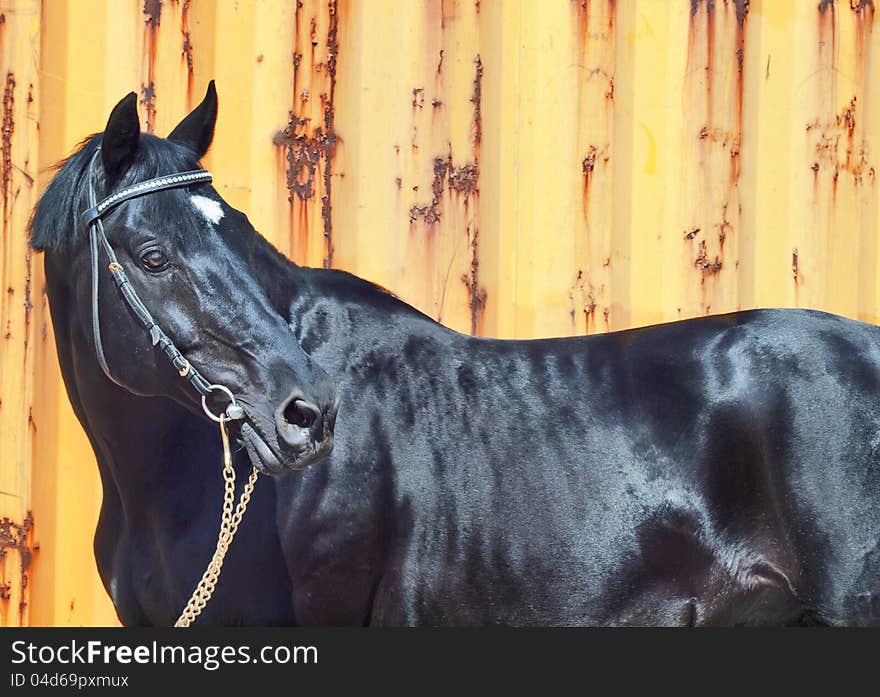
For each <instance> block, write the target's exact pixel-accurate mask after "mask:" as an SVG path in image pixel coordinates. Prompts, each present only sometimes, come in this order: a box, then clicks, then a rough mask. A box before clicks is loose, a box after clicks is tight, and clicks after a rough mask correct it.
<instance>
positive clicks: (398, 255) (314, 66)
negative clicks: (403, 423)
mask: <svg viewBox="0 0 880 697" xmlns="http://www.w3.org/2000/svg"><path fill="white" fill-rule="evenodd" d="M0 14H2V17H0V79H3V80H5V86H6V87H5V91H4V102H3V121H2V135H3V141H2V144H3V148H2V182H3V206H4V208H3V216H4V217H3V249H2V254H3V265H2V274H3V279H2V281H3V285H2V289H3V295H2V303H0V312H2V317H0V323H2V324H0V329H2V331H3V333H4V336H7V335H8V338H4V339H3V340H2V350H3V354H2V358H0V370H2V373H0V399H2V403H0V434H2V440H0V442H2V443H3V449H2V451H0V554H2V553H3V552H5V556H0V622H2V623H18V622H31V623H34V624H93V623H98V624H103V623H109V622H113V621H115V616H114V613H113V610H112V606H111V605H110V604H109V602H108V600H107V598H106V594H105V593H104V591H103V588H102V587H101V586H100V583H99V582H98V581H97V577H96V573H95V568H94V560H93V556H92V551H91V536H92V531H93V529H94V523H95V518H96V515H97V511H98V507H99V505H100V500H101V489H100V483H99V480H98V477H97V472H96V468H95V465H94V462H93V459H92V455H91V452H90V449H89V447H88V444H87V442H86V440H85V438H84V436H83V434H82V432H81V430H80V429H79V426H78V424H77V423H76V421H75V419H74V418H73V415H72V413H71V411H70V408H69V406H68V404H67V401H66V397H65V394H64V388H63V385H62V384H61V382H60V377H59V373H58V367H57V361H56V359H55V349H54V346H53V342H52V332H51V325H50V324H49V318H48V312H47V309H46V302H45V298H44V297H43V295H42V294H41V288H42V277H41V273H42V269H41V263H40V262H39V260H38V259H32V258H31V257H30V256H29V254H28V251H27V247H26V244H25V240H24V232H23V230H24V223H25V220H26V217H27V212H28V210H29V208H30V207H31V206H32V204H33V202H34V200H35V197H36V195H37V193H38V190H39V189H40V188H41V187H42V186H44V185H45V183H46V181H47V179H48V177H49V175H50V172H49V170H48V168H49V166H50V165H51V164H52V163H53V162H55V161H57V160H58V159H60V158H61V157H63V156H64V155H66V154H67V153H69V152H70V151H71V149H72V148H73V147H74V146H75V144H76V143H77V142H79V141H80V140H81V139H82V138H83V137H84V136H86V135H87V134H89V133H92V132H95V131H98V130H100V129H101V128H103V125H104V120H105V119H106V116H107V114H108V113H109V111H110V109H111V108H112V106H113V105H114V104H115V103H116V101H117V100H118V99H119V98H120V97H121V96H122V95H124V94H125V93H126V92H128V91H130V90H135V91H136V92H138V94H139V97H140V106H141V118H142V122H143V123H144V124H145V127H146V128H147V129H148V130H150V131H152V132H155V133H156V134H158V135H164V134H167V133H168V132H169V131H170V129H171V128H172V127H173V126H174V125H175V124H176V122H177V121H178V120H179V119H180V118H181V116H182V115H183V114H184V113H185V112H186V111H187V110H188V109H189V108H191V107H192V106H193V105H194V104H195V103H196V102H197V101H198V100H199V99H200V98H201V95H202V94H203V92H204V89H205V86H206V84H207V81H208V80H209V79H211V78H215V79H216V80H217V85H218V89H219V94H220V105H221V106H220V120H219V123H218V127H217V133H216V138H215V141H214V146H213V148H212V151H211V152H210V153H209V154H208V158H207V166H208V167H209V168H211V169H212V170H213V171H214V173H215V175H216V185H217V187H218V190H219V191H220V192H221V193H222V194H223V195H224V196H225V197H226V198H227V200H229V201H230V203H232V204H233V205H235V206H237V207H239V208H241V209H242V210H244V211H245V212H246V213H247V214H248V215H249V217H250V218H251V220H252V221H253V222H254V223H255V225H256V227H257V229H258V230H260V231H261V232H263V234H265V235H266V236H267V237H268V238H269V239H270V240H272V242H273V243H274V244H275V245H276V246H277V247H278V248H279V249H280V250H281V251H282V252H284V253H285V254H287V255H288V256H289V257H290V258H292V259H294V260H295V261H297V262H298V263H304V264H308V265H312V266H326V267H330V266H332V267H335V268H344V269H347V270H350V271H353V272H355V273H357V274H359V275H362V276H364V277H366V278H369V279H371V280H373V281H375V282H377V283H380V284H381V285H383V286H385V287H387V288H389V289H391V290H393V291H394V292H395V293H397V294H398V295H400V296H401V297H403V298H404V299H406V300H408V301H409V302H411V303H413V304H414V305H416V306H417V307H418V308H419V309H421V310H422V311H424V312H426V313H427V314H429V315H431V316H433V317H435V318H437V319H438V320H440V321H442V322H444V323H445V324H447V325H449V326H451V327H454V328H455V329H457V330H460V331H464V332H471V333H477V334H482V335H487V336H497V337H537V336H555V335H572V334H582V333H592V332H601V331H608V330H615V329H621V328H625V327H629V326H635V325H642V324H648V323H652V322H660V321H668V320H674V319H678V318H684V317H691V316H695V315H700V314H706V313H718V312H727V311H731V310H736V309H740V308H750V307H757V306H803V307H815V308H820V309H825V310H829V311H832V312H838V313H841V314H844V315H848V316H851V317H856V318H859V319H862V320H865V321H869V322H876V321H877V318H878V303H880V272H878V271H880V270H878V254H880V246H878V224H880V206H878V192H877V183H876V181H875V179H876V175H875V167H876V162H875V159H876V155H875V151H876V147H877V146H876V143H877V141H878V137H880V81H878V80H877V79H876V78H877V71H878V60H880V46H878V40H880V39H878V37H877V36H876V32H874V30H873V23H874V21H875V18H874V15H875V8H874V3H873V2H870V1H869V0H838V1H837V2H832V1H831V0H821V1H820V0H805V1H804V2H792V3H789V2H776V1H775V0H751V1H748V0H671V1H670V0H629V1H627V2H615V1H614V0H547V1H544V0H482V1H481V0H370V1H369V2H367V1H366V0H299V1H298V2H288V1H286V0H238V1H237V2H220V1H215V0H119V1H117V2H108V1H106V0H77V1H76V2H74V1H73V0H43V2H42V3H41V2H38V1H37V0H0ZM4 18H5V19H4ZM37 473H38V474H37ZM37 545H38V546H39V554H34V553H33V550H34V549H35V546H37ZM22 561H24V563H25V574H21V573H19V571H20V569H21V568H22V563H21V562H22ZM25 579H27V588H26V589H25V591H24V592H23V590H22V588H23V586H24V584H25ZM22 600H24V602H25V603H27V604H26V605H25V606H24V608H25V609H24V611H21V610H20V609H19V608H20V607H21V605H20V603H21V602H22Z"/></svg>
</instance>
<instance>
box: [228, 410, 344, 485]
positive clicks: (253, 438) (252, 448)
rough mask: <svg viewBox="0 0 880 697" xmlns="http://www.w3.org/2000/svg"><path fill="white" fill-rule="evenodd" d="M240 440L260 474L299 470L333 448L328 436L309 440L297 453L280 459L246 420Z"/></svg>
mask: <svg viewBox="0 0 880 697" xmlns="http://www.w3.org/2000/svg"><path fill="white" fill-rule="evenodd" d="M241 440H242V441H243V442H244V447H245V449H246V450H247V453H248V456H249V457H250V459H251V463H253V465H254V467H256V468H257V471H258V472H260V473H261V474H272V475H278V474H282V473H284V472H290V471H294V472H299V471H300V470H304V469H305V468H306V467H308V466H309V465H310V464H312V463H313V462H317V461H318V460H321V459H323V458H324V457H326V456H327V455H329V454H330V451H331V450H333V438H332V437H330V438H328V439H325V440H324V441H322V442H321V443H314V442H311V443H309V444H307V445H306V447H305V448H304V449H303V450H302V451H301V452H299V453H298V454H297V455H295V456H293V457H284V458H283V459H282V458H281V457H279V456H278V455H276V454H275V452H274V451H273V450H272V448H270V447H269V445H268V444H267V443H266V441H265V439H264V438H263V437H262V436H261V435H260V434H259V432H258V431H257V430H256V429H255V428H254V427H253V426H251V424H249V423H247V422H244V423H243V424H242V425H241Z"/></svg>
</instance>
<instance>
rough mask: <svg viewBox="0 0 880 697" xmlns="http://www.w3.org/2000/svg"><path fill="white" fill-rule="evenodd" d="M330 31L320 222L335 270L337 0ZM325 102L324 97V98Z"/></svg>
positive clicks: (326, 260)
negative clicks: (334, 188)
mask: <svg viewBox="0 0 880 697" xmlns="http://www.w3.org/2000/svg"><path fill="white" fill-rule="evenodd" d="M327 7H328V10H329V12H330V27H329V29H328V30H327V74H328V75H329V76H330V94H329V97H328V98H327V100H326V103H324V105H323V106H324V134H325V135H324V196H323V197H322V198H321V219H322V220H323V221H324V268H325V269H329V268H330V267H331V266H333V217H332V215H333V206H332V201H331V194H332V186H333V181H332V175H333V172H332V170H333V157H334V155H335V154H336V131H335V130H334V119H335V108H336V107H335V104H336V102H335V99H336V61H337V58H338V56H339V13H338V11H337V10H338V7H337V4H336V0H330V1H329V3H328V5H327ZM322 100H323V95H322Z"/></svg>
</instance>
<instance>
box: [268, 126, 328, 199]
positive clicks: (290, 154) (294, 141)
mask: <svg viewBox="0 0 880 697" xmlns="http://www.w3.org/2000/svg"><path fill="white" fill-rule="evenodd" d="M308 126H309V119H307V118H301V117H299V116H297V115H296V113H295V112H293V111H291V112H289V121H288V123H287V126H285V127H284V129H283V130H281V131H278V132H277V133H276V134H275V136H274V137H273V139H272V142H273V144H274V145H276V146H281V147H283V148H284V150H285V153H286V159H287V172H286V180H287V188H288V190H289V192H290V195H289V198H288V200H289V201H291V202H293V197H294V196H296V197H297V198H298V199H299V200H300V201H307V200H309V199H310V198H313V197H314V195H315V178H316V176H317V172H318V166H319V164H320V163H321V160H322V158H324V157H326V148H327V138H326V135H325V133H324V129H323V128H322V127H321V126H318V128H316V129H315V130H314V132H313V133H311V134H309V132H308Z"/></svg>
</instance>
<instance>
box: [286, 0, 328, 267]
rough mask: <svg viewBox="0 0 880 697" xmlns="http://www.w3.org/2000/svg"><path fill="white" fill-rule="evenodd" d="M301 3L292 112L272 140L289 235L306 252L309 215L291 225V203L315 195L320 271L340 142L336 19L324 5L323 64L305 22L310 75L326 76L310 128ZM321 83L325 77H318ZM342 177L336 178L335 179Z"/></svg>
mask: <svg viewBox="0 0 880 697" xmlns="http://www.w3.org/2000/svg"><path fill="white" fill-rule="evenodd" d="M302 7H303V5H302V3H301V2H297V4H296V11H295V14H294V23H295V27H296V29H295V35H296V45H295V47H294V51H293V56H292V58H293V95H294V107H293V109H291V110H290V111H289V112H288V123H287V125H286V126H285V127H284V128H283V129H281V130H279V131H277V132H276V133H275V135H274V136H273V138H272V142H273V144H274V145H275V147H276V148H277V149H278V150H279V151H280V152H281V153H283V159H284V161H285V162H286V167H285V183H286V185H287V189H288V197H287V200H288V202H289V203H290V204H291V209H290V223H291V231H292V232H294V233H295V234H297V233H298V234H299V235H300V236H302V240H301V245H300V246H299V247H298V248H299V249H300V250H305V249H306V248H307V246H306V243H307V239H306V238H307V235H308V211H307V210H306V207H305V206H302V207H301V208H300V213H299V220H294V218H295V215H294V211H293V204H294V202H295V201H299V202H301V203H305V202H308V201H310V200H311V199H314V198H316V197H318V196H320V201H321V220H322V232H323V237H324V253H323V262H322V263H323V266H324V268H329V267H330V266H332V265H333V220H332V186H333V179H332V177H333V176H334V174H333V160H334V156H335V153H336V145H337V142H338V140H339V138H338V135H337V133H336V131H335V127H334V124H335V94H336V65H337V60H338V55H339V43H338V30H339V24H338V21H339V17H338V7H337V3H336V0H329V2H328V3H327V11H328V15H329V24H328V29H327V36H326V44H325V45H326V48H327V60H326V62H322V63H316V62H315V51H316V49H317V47H318V45H319V43H320V42H319V39H318V28H317V27H318V25H317V18H315V17H311V18H310V21H309V27H308V32H309V42H310V48H311V58H312V61H311V65H312V66H313V67H314V73H316V74H319V73H322V72H325V71H326V74H327V78H326V80H327V81H328V84H327V85H326V86H327V89H326V91H323V92H321V93H320V94H319V95H318V96H319V99H320V103H321V123H320V124H318V125H315V124H314V123H313V122H312V119H311V117H309V116H302V115H300V113H299V111H300V109H304V108H305V107H306V105H307V104H308V102H309V101H310V99H311V97H312V96H313V92H317V90H312V89H310V88H309V87H300V85H299V81H300V78H301V76H300V67H301V65H302V58H303V53H302V50H301V47H300V25H301V17H300V11H301V10H302ZM321 79H322V80H323V79H325V78H321ZM337 176H341V175H337Z"/></svg>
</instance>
